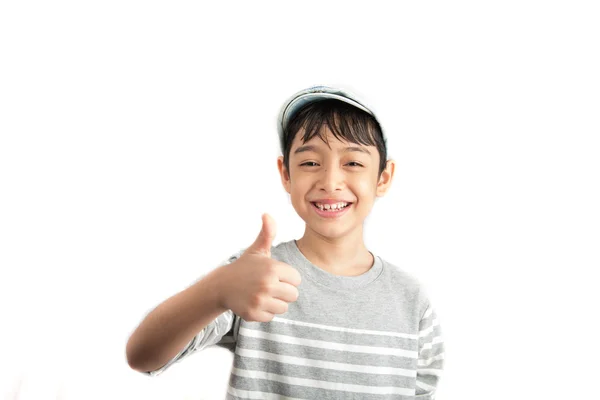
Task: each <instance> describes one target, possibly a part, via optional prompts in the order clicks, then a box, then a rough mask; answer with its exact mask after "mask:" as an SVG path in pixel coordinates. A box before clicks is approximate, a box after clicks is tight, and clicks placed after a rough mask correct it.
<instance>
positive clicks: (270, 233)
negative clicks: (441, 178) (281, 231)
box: [250, 213, 276, 257]
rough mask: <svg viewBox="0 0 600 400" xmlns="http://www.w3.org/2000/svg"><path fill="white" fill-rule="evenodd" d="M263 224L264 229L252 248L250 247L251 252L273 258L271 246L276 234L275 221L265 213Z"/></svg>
mask: <svg viewBox="0 0 600 400" xmlns="http://www.w3.org/2000/svg"><path fill="white" fill-rule="evenodd" d="M262 223H263V224H262V229H261V230H260V233H259V234H258V237H257V238H256V240H255V241H254V243H252V246H250V251H252V252H253V253H261V254H264V255H265V256H267V257H271V246H272V244H273V239H275V233H276V226H275V220H274V219H273V217H271V216H270V215H269V214H266V213H265V214H263V215H262Z"/></svg>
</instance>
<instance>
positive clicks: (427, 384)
mask: <svg viewBox="0 0 600 400" xmlns="http://www.w3.org/2000/svg"><path fill="white" fill-rule="evenodd" d="M443 368H444V340H443V337H442V331H441V328H440V324H439V320H438V318H437V314H436V312H435V310H434V308H433V307H432V306H431V304H428V306H427V309H426V310H425V313H424V314H423V316H422V317H421V321H420V323H419V358H418V361H417V388H416V397H415V398H416V399H421V400H435V392H436V389H437V386H438V383H439V380H440V377H441V375H442V370H443Z"/></svg>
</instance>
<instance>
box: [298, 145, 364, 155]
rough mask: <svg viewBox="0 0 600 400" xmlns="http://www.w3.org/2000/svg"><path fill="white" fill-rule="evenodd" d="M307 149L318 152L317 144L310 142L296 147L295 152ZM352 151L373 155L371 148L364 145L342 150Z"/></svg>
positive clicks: (345, 151)
mask: <svg viewBox="0 0 600 400" xmlns="http://www.w3.org/2000/svg"><path fill="white" fill-rule="evenodd" d="M305 151H314V152H317V148H316V147H315V146H312V145H310V144H308V145H306V146H300V147H298V148H297V149H296V151H294V154H298V153H303V152H305ZM351 151H358V152H361V153H366V154H368V155H371V152H370V151H369V150H367V149H365V148H363V147H356V146H349V147H346V148H344V149H343V150H342V152H344V153H348V152H351Z"/></svg>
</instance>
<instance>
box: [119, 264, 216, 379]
mask: <svg viewBox="0 0 600 400" xmlns="http://www.w3.org/2000/svg"><path fill="white" fill-rule="evenodd" d="M221 274H222V269H221V268H217V269H216V270H214V271H212V272H211V273H209V274H208V275H206V276H205V277H204V278H203V279H201V280H200V281H198V282H197V283H195V284H194V285H192V286H190V287H189V288H187V289H185V290H183V291H181V292H179V293H177V294H176V295H174V296H172V297H170V298H169V299H167V300H165V301H164V302H163V303H161V304H159V305H158V307H156V308H155V309H154V310H153V311H152V312H150V314H148V315H147V316H146V318H145V319H144V320H143V321H142V322H141V323H140V325H139V326H138V327H137V329H136V330H135V331H134V332H133V334H132V335H131V337H130V338H129V341H128V342H127V349H126V352H127V362H128V363H129V366H130V367H131V368H133V369H135V370H137V371H153V370H156V369H158V368H160V367H162V366H163V365H165V364H166V363H167V362H168V361H169V360H170V359H172V358H173V357H175V356H176V355H177V354H178V353H179V352H180V351H181V350H182V349H183V348H184V346H185V345H186V344H188V343H189V341H190V340H192V338H193V337H194V336H195V335H197V334H198V333H199V332H200V331H202V329H204V328H205V327H206V326H207V325H208V324H210V323H211V322H212V321H214V320H215V319H216V318H217V317H218V316H219V315H221V314H222V313H224V312H225V311H227V310H226V309H224V308H223V307H222V306H221V305H220V298H219V290H220V285H221V282H222V281H223V280H222V279H221Z"/></svg>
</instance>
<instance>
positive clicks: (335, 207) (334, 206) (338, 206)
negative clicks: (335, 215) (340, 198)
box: [315, 203, 348, 211]
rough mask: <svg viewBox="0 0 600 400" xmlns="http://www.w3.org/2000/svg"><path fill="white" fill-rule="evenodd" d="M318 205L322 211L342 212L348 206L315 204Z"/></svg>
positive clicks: (344, 204)
mask: <svg viewBox="0 0 600 400" xmlns="http://www.w3.org/2000/svg"><path fill="white" fill-rule="evenodd" d="M315 204H316V205H317V207H319V208H320V209H321V210H328V211H329V210H341V209H342V208H344V207H346V206H347V205H348V203H337V204H319V203H315Z"/></svg>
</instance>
